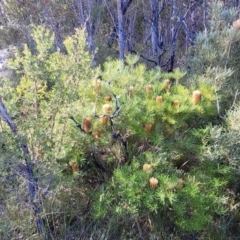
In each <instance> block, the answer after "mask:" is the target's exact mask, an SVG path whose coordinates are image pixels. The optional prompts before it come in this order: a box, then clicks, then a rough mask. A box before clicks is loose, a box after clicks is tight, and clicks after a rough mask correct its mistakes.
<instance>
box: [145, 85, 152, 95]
mask: <svg viewBox="0 0 240 240" xmlns="http://www.w3.org/2000/svg"><path fill="white" fill-rule="evenodd" d="M152 90H153V86H152V85H147V86H146V93H150V92H151V91H152Z"/></svg>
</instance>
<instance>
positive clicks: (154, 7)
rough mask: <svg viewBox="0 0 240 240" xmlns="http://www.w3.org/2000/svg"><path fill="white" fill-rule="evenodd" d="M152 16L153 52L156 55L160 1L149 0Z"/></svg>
mask: <svg viewBox="0 0 240 240" xmlns="http://www.w3.org/2000/svg"><path fill="white" fill-rule="evenodd" d="M149 2H150V6H151V11H152V17H151V40H152V53H153V55H154V56H157V55H158V43H159V30H158V28H159V3H158V2H159V1H158V0H149Z"/></svg>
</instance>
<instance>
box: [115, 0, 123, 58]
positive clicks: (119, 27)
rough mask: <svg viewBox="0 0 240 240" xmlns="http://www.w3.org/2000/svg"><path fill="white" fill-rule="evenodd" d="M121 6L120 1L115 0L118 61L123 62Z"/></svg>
mask: <svg viewBox="0 0 240 240" xmlns="http://www.w3.org/2000/svg"><path fill="white" fill-rule="evenodd" d="M122 5H123V3H122V0H117V14H118V46H119V59H120V60H121V61H124V28H123V11H122Z"/></svg>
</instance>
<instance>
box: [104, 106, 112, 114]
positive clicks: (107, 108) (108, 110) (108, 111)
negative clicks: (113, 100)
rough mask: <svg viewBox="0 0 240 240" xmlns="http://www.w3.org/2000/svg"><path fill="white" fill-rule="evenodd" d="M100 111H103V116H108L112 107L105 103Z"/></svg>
mask: <svg viewBox="0 0 240 240" xmlns="http://www.w3.org/2000/svg"><path fill="white" fill-rule="evenodd" d="M102 109H103V114H106V115H109V114H110V112H111V111H112V106H111V105H109V104H108V103H106V104H104V105H103V106H102Z"/></svg>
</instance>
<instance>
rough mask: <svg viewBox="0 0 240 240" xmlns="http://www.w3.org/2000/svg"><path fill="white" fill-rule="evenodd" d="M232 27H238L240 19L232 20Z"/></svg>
mask: <svg viewBox="0 0 240 240" xmlns="http://www.w3.org/2000/svg"><path fill="white" fill-rule="evenodd" d="M233 28H234V29H236V30H239V29H240V19H237V20H236V21H234V22H233Z"/></svg>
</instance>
